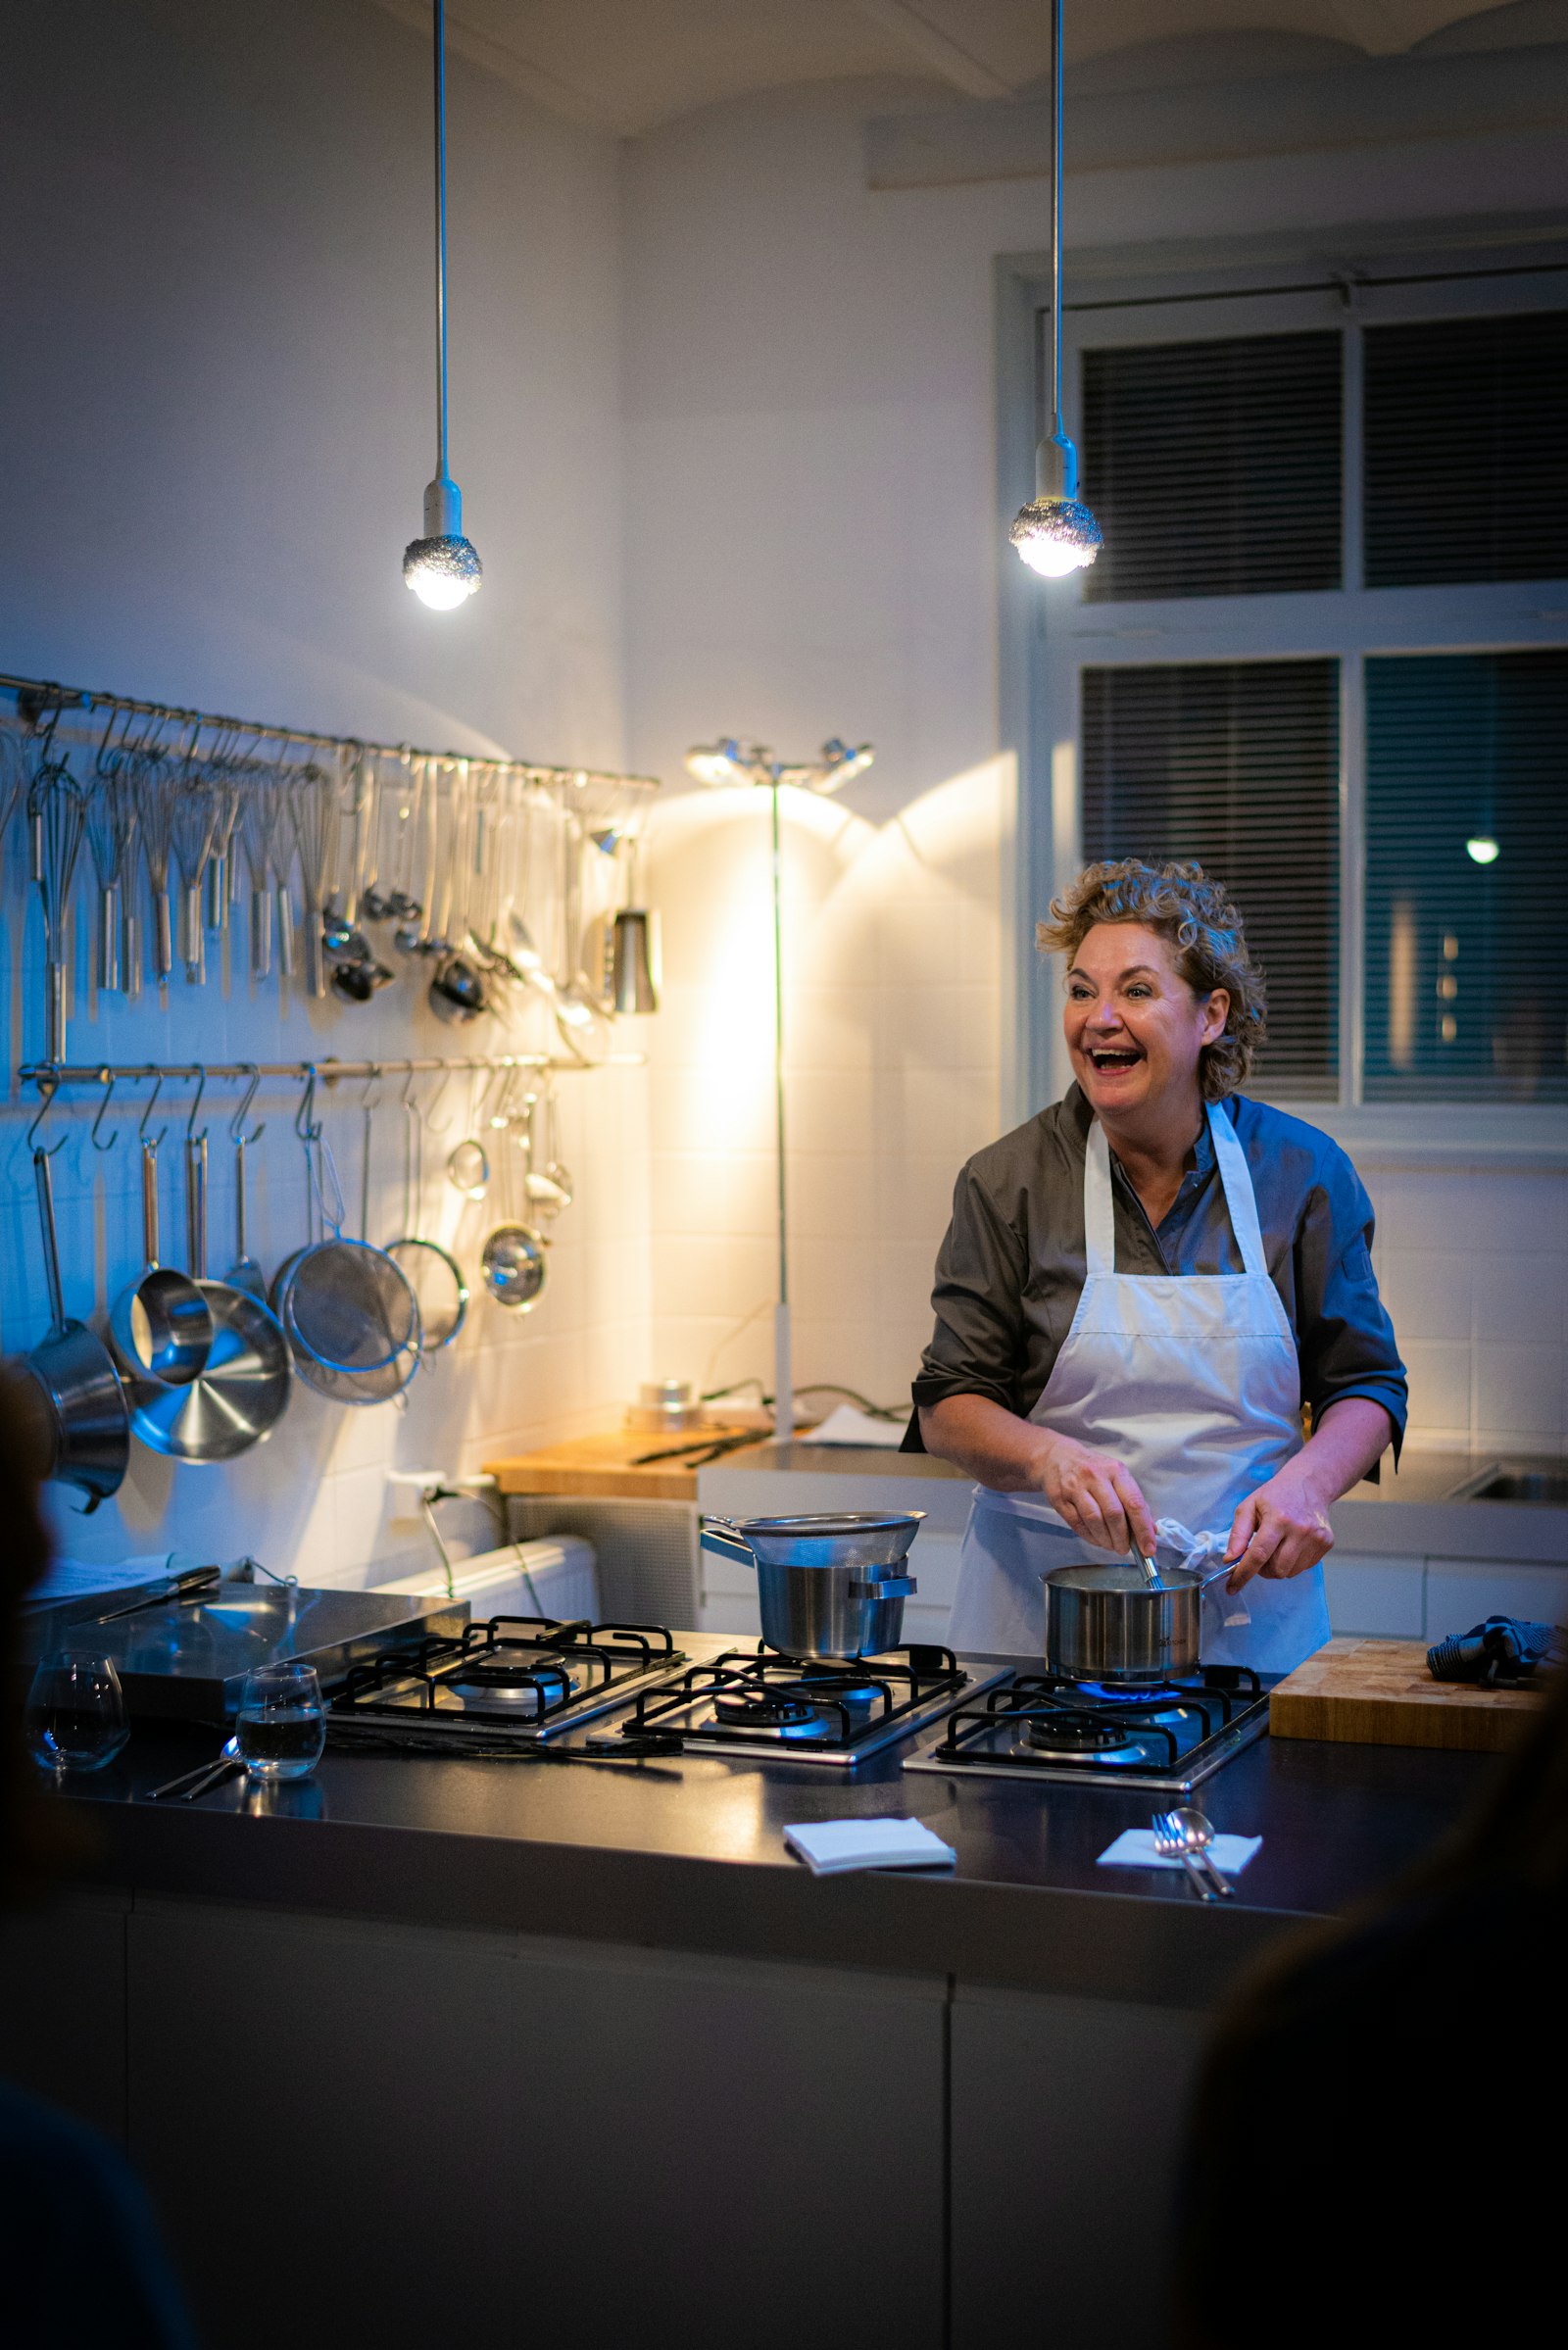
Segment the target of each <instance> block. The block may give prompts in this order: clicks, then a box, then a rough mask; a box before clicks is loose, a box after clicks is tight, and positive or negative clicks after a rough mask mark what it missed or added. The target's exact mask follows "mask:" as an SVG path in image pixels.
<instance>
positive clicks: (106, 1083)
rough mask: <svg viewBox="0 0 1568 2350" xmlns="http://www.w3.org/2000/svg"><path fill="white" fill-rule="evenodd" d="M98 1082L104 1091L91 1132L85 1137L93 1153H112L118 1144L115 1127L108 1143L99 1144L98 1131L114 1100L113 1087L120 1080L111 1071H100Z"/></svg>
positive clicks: (118, 1135) (118, 1136)
mask: <svg viewBox="0 0 1568 2350" xmlns="http://www.w3.org/2000/svg"><path fill="white" fill-rule="evenodd" d="M98 1082H99V1084H100V1085H101V1086H102V1087H103V1089H104V1098H103V1100H102V1101H101V1102H99V1104H98V1114H97V1116H96V1117H95V1118H94V1119H93V1122H92V1132H91V1134H90V1135H89V1136H88V1137H87V1140H88V1141H89V1142H90V1143H91V1145H92V1147H93V1149H94V1150H95V1151H113V1149H114V1147H115V1145H116V1144H117V1143H118V1142H119V1140H120V1130H119V1128H118V1127H117V1128H116V1129H115V1131H114V1132H113V1133H112V1134H111V1135H110V1137H109V1140H108V1142H107V1143H101V1142H100V1141H99V1140H98V1129H99V1127H100V1126H101V1125H102V1124H103V1122H104V1117H105V1114H106V1112H107V1110H108V1108H109V1104H110V1102H112V1101H113V1100H114V1098H115V1087H116V1086H117V1085H118V1084H119V1082H120V1080H119V1078H118V1077H117V1076H116V1075H115V1072H114V1070H113V1069H100V1070H99V1072H98Z"/></svg>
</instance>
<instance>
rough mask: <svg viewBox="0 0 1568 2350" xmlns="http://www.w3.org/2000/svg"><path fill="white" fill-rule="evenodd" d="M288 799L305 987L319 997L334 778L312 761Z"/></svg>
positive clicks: (334, 824)
mask: <svg viewBox="0 0 1568 2350" xmlns="http://www.w3.org/2000/svg"><path fill="white" fill-rule="evenodd" d="M289 800H290V805H291V808H292V810H293V817H294V837H295V839H296V841H297V842H298V843H299V852H300V872H301V875H302V877H303V879H304V884H305V984H306V986H307V987H308V988H309V990H310V992H311V994H312V995H313V996H318V997H319V996H324V995H325V994H326V984H327V983H326V955H325V952H324V949H323V945H322V939H321V924H322V920H323V917H324V913H325V908H326V901H327V898H328V896H329V895H330V892H331V887H332V854H333V851H334V850H335V849H336V847H337V809H338V791H337V778H336V776H335V775H332V774H331V773H329V771H328V770H327V769H326V768H325V767H322V766H319V765H318V764H317V762H316V760H315V759H312V760H310V761H309V763H308V764H307V765H305V766H303V767H301V768H300V770H299V772H298V773H297V774H296V776H295V778H294V782H293V788H292V790H291V791H290V794H289Z"/></svg>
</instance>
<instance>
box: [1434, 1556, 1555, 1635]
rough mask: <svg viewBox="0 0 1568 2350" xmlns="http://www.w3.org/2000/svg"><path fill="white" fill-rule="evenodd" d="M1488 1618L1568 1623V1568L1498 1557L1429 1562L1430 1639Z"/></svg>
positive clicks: (1463, 1628)
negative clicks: (1544, 1565) (1536, 1564)
mask: <svg viewBox="0 0 1568 2350" xmlns="http://www.w3.org/2000/svg"><path fill="white" fill-rule="evenodd" d="M1487 1616H1524V1617H1525V1618H1526V1619H1527V1620H1528V1621H1529V1622H1531V1623H1533V1624H1561V1623H1564V1622H1568V1566H1561V1567H1537V1566H1524V1565H1520V1564H1516V1563H1514V1562H1513V1561H1510V1560H1508V1559H1492V1558H1429V1559H1428V1560H1427V1615H1426V1637H1427V1639H1428V1640H1446V1639H1447V1637H1448V1635H1449V1633H1452V1632H1468V1631H1469V1629H1470V1627H1471V1625H1472V1624H1479V1623H1481V1622H1482V1621H1483V1620H1484V1619H1485V1618H1486V1617H1487Z"/></svg>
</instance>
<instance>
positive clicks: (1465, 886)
mask: <svg viewBox="0 0 1568 2350" xmlns="http://www.w3.org/2000/svg"><path fill="white" fill-rule="evenodd" d="M1565 765H1568V652H1563V651H1553V652H1549V653H1456V654H1428V655H1424V656H1423V655H1416V656H1411V657H1397V658H1379V659H1375V660H1372V661H1368V662H1367V664H1366V811H1367V812H1366V943H1367V958H1366V1097H1367V1099H1368V1100H1369V1101H1372V1102H1409V1101H1422V1100H1433V1099H1441V1100H1443V1101H1447V1102H1454V1101H1468V1102H1498V1101H1502V1102H1509V1101H1516V1102H1543V1101H1546V1102H1564V1101H1568V1072H1565V1070H1564V1065H1563V1063H1564V1041H1565V1037H1568V961H1565V959H1564V952H1563V943H1564V916H1565V911H1568V895H1565V893H1568V822H1565V821H1564V815H1563V790H1564V769H1565Z"/></svg>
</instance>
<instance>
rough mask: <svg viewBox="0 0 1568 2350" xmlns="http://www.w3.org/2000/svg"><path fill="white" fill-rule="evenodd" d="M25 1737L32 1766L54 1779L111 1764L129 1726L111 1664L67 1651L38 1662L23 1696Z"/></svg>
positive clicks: (61, 1649) (99, 1768)
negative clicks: (37, 1767) (24, 1696)
mask: <svg viewBox="0 0 1568 2350" xmlns="http://www.w3.org/2000/svg"><path fill="white" fill-rule="evenodd" d="M26 1735H27V1747H28V1750H29V1752H30V1753H31V1755H32V1759H33V1761H34V1762H35V1763H37V1764H39V1765H40V1766H41V1768H42V1769H44V1770H45V1771H53V1772H54V1773H55V1775H56V1777H57V1778H58V1777H59V1776H60V1775H61V1774H63V1773H64V1772H66V1771H100V1770H102V1768H103V1766H104V1764H105V1763H107V1762H113V1761H114V1758H115V1756H116V1755H117V1754H118V1753H119V1752H120V1749H121V1747H122V1746H123V1744H124V1742H125V1740H126V1739H127V1738H129V1736H130V1721H129V1718H128V1716H127V1715H126V1712H125V1692H124V1690H123V1689H122V1688H121V1686H120V1675H119V1674H118V1673H117V1672H116V1671H115V1668H114V1663H113V1661H112V1659H111V1658H109V1657H107V1656H91V1655H88V1654H87V1653H86V1652H85V1651H82V1650H77V1649H70V1648H60V1649H56V1650H55V1652H54V1654H53V1655H50V1656H44V1657H40V1658H39V1660H38V1669H37V1671H36V1672H35V1673H34V1674H33V1677H32V1687H31V1688H30V1689H28V1691H27V1705H26Z"/></svg>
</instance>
